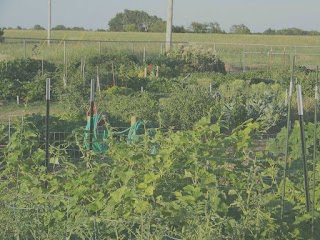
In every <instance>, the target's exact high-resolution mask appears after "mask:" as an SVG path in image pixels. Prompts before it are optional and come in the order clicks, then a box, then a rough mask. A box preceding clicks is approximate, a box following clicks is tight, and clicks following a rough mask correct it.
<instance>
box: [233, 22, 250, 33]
mask: <svg viewBox="0 0 320 240" xmlns="http://www.w3.org/2000/svg"><path fill="white" fill-rule="evenodd" d="M230 33H234V34H251V31H250V29H249V28H248V27H247V26H245V25H244V24H239V25H237V24H234V25H232V26H231V28H230Z"/></svg>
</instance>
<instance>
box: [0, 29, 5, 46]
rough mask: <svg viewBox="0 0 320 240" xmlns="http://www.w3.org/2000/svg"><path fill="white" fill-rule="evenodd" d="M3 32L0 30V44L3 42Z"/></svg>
mask: <svg viewBox="0 0 320 240" xmlns="http://www.w3.org/2000/svg"><path fill="white" fill-rule="evenodd" d="M3 35H4V30H3V29H1V28H0V43H2V42H3V41H4V37H3Z"/></svg>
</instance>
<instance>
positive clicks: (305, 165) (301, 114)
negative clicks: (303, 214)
mask: <svg viewBox="0 0 320 240" xmlns="http://www.w3.org/2000/svg"><path fill="white" fill-rule="evenodd" d="M297 97H298V115H299V123H300V137H301V145H302V159H303V171H304V188H305V195H306V210H307V212H310V195H309V182H308V167H307V159H306V139H305V134H304V124H303V104H302V90H301V85H297Z"/></svg>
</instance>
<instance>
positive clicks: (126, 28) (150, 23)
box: [0, 9, 320, 36]
mask: <svg viewBox="0 0 320 240" xmlns="http://www.w3.org/2000/svg"><path fill="white" fill-rule="evenodd" d="M166 24H167V23H166V21H164V20H163V19H162V18H159V17H157V16H151V15H149V14H148V13H147V12H144V11H139V10H128V9H125V10H124V11H123V12H121V13H117V14H116V16H115V17H113V18H112V19H110V21H109V22H108V29H97V30H96V31H110V32H165V31H166ZM4 29H6V28H4ZM8 29H14V28H8ZM15 29H17V30H19V29H22V28H21V27H20V26H17V27H16V28H15ZM32 29H33V30H45V28H44V27H42V26H41V25H39V24H36V25H35V26H34V27H33V28H32ZM52 30H69V31H87V29H85V28H83V27H66V26H64V25H57V26H55V27H53V28H52ZM172 31H173V32H174V33H221V34H224V33H231V34H252V32H251V30H250V29H249V27H247V26H246V25H244V24H234V25H232V26H231V27H230V29H229V32H226V31H225V30H223V29H222V28H221V26H220V24H219V23H218V22H205V23H202V22H196V21H193V22H192V23H191V24H190V26H189V27H185V26H175V25H174V26H173V28H172ZM255 34H265V35H311V36H314V35H320V32H319V31H307V30H303V29H299V28H285V29H280V30H275V29H271V28H268V29H267V30H265V31H264V32H262V33H255ZM0 36H1V35H0Z"/></svg>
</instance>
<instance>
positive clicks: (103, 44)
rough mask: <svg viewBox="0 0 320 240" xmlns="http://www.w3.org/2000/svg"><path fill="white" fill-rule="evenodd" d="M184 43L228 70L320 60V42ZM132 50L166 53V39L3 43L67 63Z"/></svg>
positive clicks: (19, 54)
mask: <svg viewBox="0 0 320 240" xmlns="http://www.w3.org/2000/svg"><path fill="white" fill-rule="evenodd" d="M181 46H189V47H192V46H203V47H205V49H206V50H207V51H212V52H213V53H215V54H216V55H217V56H219V57H220V58H221V60H222V61H223V62H224V63H225V66H226V70H227V72H239V71H247V70H258V69H266V70H271V69H277V68H281V69H283V68H284V69H287V68H288V69H289V68H290V62H291V59H292V58H293V56H295V57H296V64H297V65H300V66H305V67H308V68H313V67H314V66H316V65H319V64H320V46H295V45H270V44H230V43H215V42H174V43H173V47H172V48H173V52H174V51H175V49H176V48H178V47H181ZM122 51H130V52H132V53H134V54H135V55H136V56H138V58H139V59H140V60H141V62H145V61H146V59H148V58H150V57H154V56H159V55H162V54H164V53H165V42H163V41H100V40H64V39H52V40H51V44H50V46H48V45H47V40H46V39H38V38H6V39H5V41H4V42H3V43H2V44H0V54H2V56H3V57H2V59H0V60H6V59H12V58H34V59H42V60H46V61H52V62H55V63H60V64H65V65H66V68H67V67H68V64H69V63H70V62H72V61H74V60H78V61H80V60H81V59H85V58H88V57H90V56H93V55H97V54H101V53H108V52H122Z"/></svg>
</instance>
